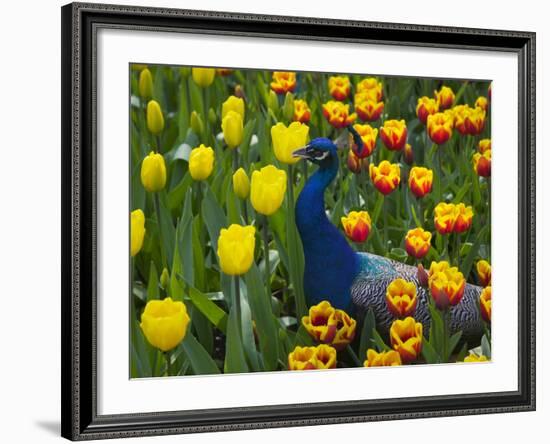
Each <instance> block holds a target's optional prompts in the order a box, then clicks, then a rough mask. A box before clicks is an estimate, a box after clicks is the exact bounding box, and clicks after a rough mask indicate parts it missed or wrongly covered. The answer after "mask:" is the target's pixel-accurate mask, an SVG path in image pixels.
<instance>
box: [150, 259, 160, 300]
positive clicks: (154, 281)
mask: <svg viewBox="0 0 550 444" xmlns="http://www.w3.org/2000/svg"><path fill="white" fill-rule="evenodd" d="M153 299H160V295H159V276H158V273H157V269H156V268H155V263H154V262H153V261H151V265H150V267H149V282H148V283H147V302H149V301H151V300H153Z"/></svg>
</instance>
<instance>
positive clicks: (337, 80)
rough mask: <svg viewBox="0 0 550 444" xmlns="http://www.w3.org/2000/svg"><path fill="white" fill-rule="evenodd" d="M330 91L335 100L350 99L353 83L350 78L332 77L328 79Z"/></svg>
mask: <svg viewBox="0 0 550 444" xmlns="http://www.w3.org/2000/svg"><path fill="white" fill-rule="evenodd" d="M328 90H329V92H330V95H331V96H332V97H333V98H334V100H345V99H347V98H348V96H349V93H350V90H351V83H350V81H349V77H348V76H331V77H330V78H329V79H328Z"/></svg>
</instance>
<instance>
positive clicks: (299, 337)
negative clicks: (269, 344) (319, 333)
mask: <svg viewBox="0 0 550 444" xmlns="http://www.w3.org/2000/svg"><path fill="white" fill-rule="evenodd" d="M313 345H315V342H314V341H313V338H312V337H311V335H310V334H309V333H308V332H307V330H306V328H305V327H304V325H303V324H302V323H300V327H299V328H298V331H297V332H296V339H295V343H294V347H297V346H300V347H311V346H313Z"/></svg>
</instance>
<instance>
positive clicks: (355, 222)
mask: <svg viewBox="0 0 550 444" xmlns="http://www.w3.org/2000/svg"><path fill="white" fill-rule="evenodd" d="M341 221H342V226H343V227H344V232H345V233H346V236H347V237H348V238H349V239H351V240H352V241H353V242H357V243H361V242H365V241H366V240H367V237H369V233H370V229H371V219H370V216H369V213H368V212H367V211H350V212H349V213H348V215H347V216H343V217H342V218H341Z"/></svg>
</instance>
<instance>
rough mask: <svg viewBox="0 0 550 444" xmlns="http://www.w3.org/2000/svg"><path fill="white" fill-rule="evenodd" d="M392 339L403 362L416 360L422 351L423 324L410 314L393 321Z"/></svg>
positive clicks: (391, 328)
mask: <svg viewBox="0 0 550 444" xmlns="http://www.w3.org/2000/svg"><path fill="white" fill-rule="evenodd" d="M390 341H391V345H392V347H393V349H394V350H395V351H397V352H398V353H399V355H400V356H401V360H402V361H403V363H405V364H407V363H409V362H412V361H414V360H415V359H416V358H417V357H418V356H420V352H421V351H422V324H421V323H420V322H416V321H415V320H414V318H412V317H410V316H409V317H408V318H405V319H403V320H401V319H397V320H395V321H393V323H392V325H391V327H390Z"/></svg>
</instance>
